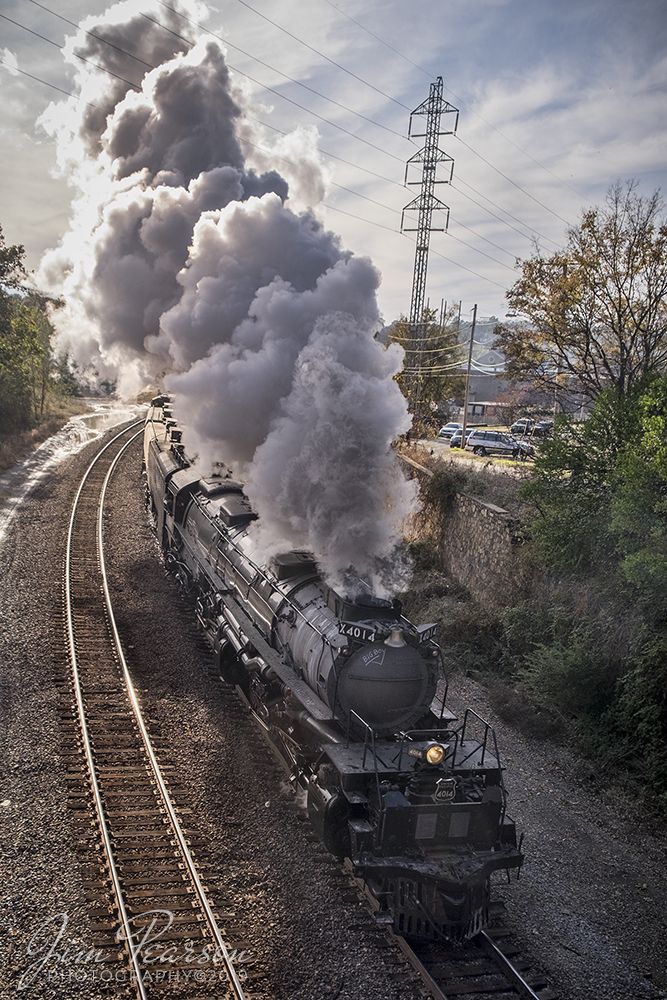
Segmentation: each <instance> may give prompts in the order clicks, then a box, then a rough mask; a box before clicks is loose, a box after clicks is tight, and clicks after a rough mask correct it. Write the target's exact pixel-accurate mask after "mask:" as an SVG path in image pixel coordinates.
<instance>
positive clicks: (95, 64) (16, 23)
mask: <svg viewBox="0 0 667 1000" xmlns="http://www.w3.org/2000/svg"><path fill="white" fill-rule="evenodd" d="M0 17H1V18H3V20H5V21H9V23H10V24H14V25H16V27H17V28H23V30H24V31H28V32H29V33H30V34H31V35H35V37H36V38H41V39H42V41H44V42H48V43H49V45H55V47H56V48H57V49H60V51H61V52H62V50H63V46H62V45H59V44H58V42H54V40H53V39H52V38H47V37H46V35H40V33H39V32H38V31H33V29H32V28H28V27H26V25H25V24H20V23H19V22H18V21H14V20H13V19H12V18H11V17H7V15H6V14H0ZM74 55H75V56H76V58H77V59H80V60H81V61H82V62H85V63H88V64H89V65H90V66H94V67H95V69H100V70H102V71H103V72H104V73H108V74H109V76H113V77H115V78H116V80H120V81H121V82H122V83H126V84H127V85H128V87H131V88H132V90H140V89H141V88H140V87H139V85H138V84H136V83H132V81H131V80H126V79H125V77H124V76H119V75H118V73H112V72H111V70H110V69H106V67H104V66H100V65H99V64H98V63H95V62H93V61H92V59H86V58H85V56H80V55H78V54H77V53H76V52H75V53H74ZM397 159H398V157H397Z"/></svg>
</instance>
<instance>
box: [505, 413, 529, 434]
mask: <svg viewBox="0 0 667 1000" xmlns="http://www.w3.org/2000/svg"><path fill="white" fill-rule="evenodd" d="M534 427H535V421H534V420H531V419H530V418H529V417H521V419H520V420H517V421H516V423H514V424H512V426H511V427H510V431H511V433H512V434H524V435H525V434H531V433H532V431H533V428H534Z"/></svg>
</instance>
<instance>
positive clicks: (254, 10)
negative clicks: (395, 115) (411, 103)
mask: <svg viewBox="0 0 667 1000" xmlns="http://www.w3.org/2000/svg"><path fill="white" fill-rule="evenodd" d="M236 2H237V3H240V4H241V5H242V6H243V7H247V8H248V10H251V11H252V12H253V14H257V16H258V17H261V18H262V19H263V20H264V21H268V22H269V24H272V25H273V26H274V28H278V30H279V31H282V32H283V34H285V35H289V37H290V38H293V39H294V41H295V42H299V44H300V45H305V47H306V48H307V49H310V51H311V52H314V53H315V55H318V56H319V57H320V58H321V59H325V60H326V61H327V62H328V63H331V65H332V66H336V67H337V69H340V70H342V72H343V73H347V74H348V76H351V77H352V78H353V79H355V80H358V81H359V83H363V84H364V86H365V87H370V88H371V90H374V91H375V92H376V93H377V94H380V95H381V96H382V97H384V98H386V100H388V101H392V102H393V103H394V104H397V105H398V106H399V108H403V109H404V110H405V111H408V112H409V111H410V108H409V107H408V106H407V105H406V104H402V103H401V101H397V100H396V98H395V97H391V96H390V95H389V94H385V92H384V91H383V90H380V88H379V87H376V86H374V85H373V84H372V83H369V82H368V80H364V79H363V77H361V76H357V74H356V73H353V72H352V70H349V69H346V68H345V66H341V64H340V63H338V62H336V60H335V59H330V58H329V56H326V55H325V54H324V53H323V52H320V50H319V49H316V48H315V46H314V45H310V44H309V43H308V42H304V40H303V39H302V38H299V37H298V36H297V35H294V34H292V32H291V31H288V30H287V28H283V27H282V25H280V24H278V23H277V22H276V21H272V20H271V18H270V17H267V16H266V14H262V13H261V12H260V11H258V10H256V9H255V8H254V7H251V6H250V4H249V3H246V2H245V0H236ZM158 3H161V4H162V6H163V7H167V6H168V5H167V4H166V3H164V0H158ZM169 9H170V10H171V9H172V8H169ZM176 13H178V12H177V11H176Z"/></svg>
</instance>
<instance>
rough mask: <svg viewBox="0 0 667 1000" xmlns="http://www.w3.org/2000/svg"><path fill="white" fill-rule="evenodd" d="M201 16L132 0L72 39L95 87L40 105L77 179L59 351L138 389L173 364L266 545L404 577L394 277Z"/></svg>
mask: <svg viewBox="0 0 667 1000" xmlns="http://www.w3.org/2000/svg"><path fill="white" fill-rule="evenodd" d="M175 10H176V11H180V12H182V13H183V14H184V15H187V18H190V19H192V20H199V21H201V20H202V18H203V17H204V16H205V11H204V9H203V8H202V7H200V6H197V5H196V4H195V3H194V2H193V0H179V4H178V5H177V6H175ZM189 24H190V21H189V20H187V19H184V18H181V17H179V16H178V14H177V13H173V12H170V11H169V10H168V9H167V8H165V7H164V6H163V5H162V4H159V3H157V2H156V0H154V2H153V3H152V4H151V3H150V2H149V3H147V4H146V3H144V4H142V5H141V11H139V9H138V5H137V3H136V2H134V0H127V2H124V3H120V4H116V5H115V6H114V7H112V8H110V10H109V11H107V13H106V14H105V15H104V16H103V17H101V18H88V19H87V20H86V21H85V22H83V23H82V26H81V29H82V30H81V31H80V32H79V33H78V35H77V36H76V37H75V38H74V39H72V40H70V44H69V47H68V53H69V56H68V58H70V59H71V61H72V62H73V64H75V65H77V66H78V67H79V68H78V70H77V83H78V88H79V93H80V95H81V97H82V98H83V100H82V101H80V102H75V101H69V102H67V103H66V104H61V105H57V106H54V107H52V108H51V109H50V111H49V113H48V114H47V115H46V116H45V117H44V120H43V123H44V124H45V126H46V127H47V128H49V129H50V130H51V131H52V133H53V134H55V135H56V136H57V138H58V142H59V147H60V150H61V154H60V163H61V167H62V169H63V171H65V172H66V174H67V176H68V177H69V179H70V181H71V183H72V185H73V186H74V188H75V191H76V195H75V198H74V202H73V219H72V224H71V227H70V231H69V232H68V233H67V234H66V235H65V237H64V238H63V240H62V242H61V245H60V246H59V247H58V248H57V249H55V250H52V251H49V252H48V253H47V254H46V255H45V257H44V260H43V263H42V268H41V273H40V280H41V283H42V285H43V286H45V287H46V288H48V289H49V290H50V291H52V292H55V293H56V294H59V295H61V296H62V298H63V300H64V302H65V305H64V306H63V308H61V309H59V310H57V311H56V312H55V314H54V323H55V325H56V328H57V332H58V338H59V343H60V347H61V348H63V349H67V350H68V351H69V352H70V353H71V355H72V356H73V358H74V359H75V360H76V361H77V362H78V363H79V364H81V365H88V366H90V365H92V366H94V367H95V368H96V369H97V371H98V372H100V374H102V375H105V376H107V377H109V376H113V377H116V378H118V380H119V386H120V388H121V389H123V388H124V389H126V390H128V391H131V390H132V389H134V388H135V387H136V386H137V385H139V384H141V383H143V382H145V381H147V380H149V381H150V380H153V381H154V380H155V379H156V378H158V377H161V376H163V377H164V384H165V387H166V388H167V389H168V390H170V391H171V392H172V393H173V394H174V405H175V412H176V415H177V417H178V418H179V419H180V422H181V423H182V424H183V426H184V428H185V429H186V441H187V447H188V451H194V450H198V452H199V455H200V458H201V461H202V465H204V463H205V462H208V461H211V460H217V461H223V462H225V463H227V464H229V465H232V466H233V467H234V468H235V469H236V470H237V471H238V473H239V474H240V475H242V476H243V477H244V479H245V480H246V482H247V484H248V494H249V496H250V498H251V500H252V502H253V503H254V505H255V507H256V509H257V511H258V513H259V515H260V519H261V520H260V524H261V529H260V530H261V539H262V543H263V546H264V549H265V551H266V552H267V553H269V552H271V551H275V550H277V549H279V548H283V549H284V548H285V547H290V548H291V547H299V548H306V549H310V550H311V551H313V552H314V554H315V556H316V558H317V559H318V560H319V562H320V564H321V566H322V568H323V570H324V572H325V574H326V575H327V578H328V579H329V581H330V582H332V583H334V584H335V585H337V586H338V587H339V588H343V589H345V588H347V589H348V590H349V589H350V587H351V586H352V584H351V583H350V580H352V579H354V578H355V577H362V578H364V579H365V580H367V581H369V582H370V583H371V585H372V587H373V589H374V590H375V592H376V593H391V592H392V591H394V592H395V591H396V590H397V589H399V588H400V587H401V586H402V585H404V583H405V580H404V577H403V576H402V575H400V574H399V575H400V579H399V578H398V577H397V575H396V566H397V559H396V558H395V557H396V550H397V537H398V535H397V532H398V530H399V526H400V524H401V523H402V522H403V521H404V519H405V518H406V516H407V515H408V513H409V512H410V509H411V507H412V506H413V504H414V490H413V487H412V485H411V484H409V483H407V482H406V481H405V480H404V479H403V477H402V475H401V474H400V473H399V471H398V469H397V467H396V463H395V459H394V456H393V452H392V451H391V447H390V445H391V441H392V440H393V439H394V438H395V437H397V436H398V435H399V434H401V433H402V432H404V431H405V430H407V428H408V426H409V418H408V415H407V411H406V406H405V403H404V400H403V397H402V395H401V393H400V391H399V389H398V387H397V386H396V384H395V383H394V382H393V379H392V376H393V375H394V374H395V373H396V372H397V371H398V370H399V368H400V364H401V359H402V352H401V350H400V348H398V347H396V346H394V347H392V348H390V349H389V350H386V349H385V348H384V347H383V346H381V345H380V344H378V343H377V342H376V340H375V339H374V332H375V331H376V330H377V329H378V327H379V325H380V317H379V315H378V309H377V301H376V290H377V286H378V283H379V275H378V273H377V271H376V270H375V268H374V267H373V265H372V264H371V263H370V261H368V260H366V259H363V258H357V257H354V256H353V255H352V254H351V253H350V252H349V251H346V250H344V249H343V248H342V247H341V245H340V241H339V240H338V238H337V237H336V236H335V235H334V234H332V233H331V232H328V231H326V230H325V229H324V228H323V227H322V225H321V224H320V223H319V222H318V220H317V218H316V216H315V214H314V211H313V208H306V207H305V206H307V205H309V204H310V205H315V207H316V202H317V200H319V199H321V198H322V197H323V195H324V192H325V190H326V184H327V176H326V172H325V171H324V169H323V167H322V164H321V161H320V157H319V155H318V153H317V148H316V132H315V131H314V130H312V129H300V130H298V131H297V132H295V133H293V134H292V135H291V136H288V137H285V138H283V139H281V140H280V142H279V143H278V144H277V145H274V147H271V145H270V142H268V141H267V139H266V137H265V136H264V135H263V131H262V129H261V127H260V126H259V125H258V123H257V122H256V121H255V120H254V110H253V106H252V103H251V100H250V98H249V96H248V95H247V94H246V93H245V91H244V90H243V88H242V87H241V86H240V85H239V84H238V83H237V82H235V80H234V79H233V77H232V75H231V73H230V71H229V69H228V67H227V63H226V59H225V53H224V51H223V48H222V46H221V45H220V44H219V42H218V41H217V40H215V39H212V38H211V37H210V36H208V37H206V36H204V37H202V38H195V37H194V36H193V34H192V29H191V28H189V27H188V25H189ZM102 39H104V40H106V41H107V42H109V43H110V44H105V43H104V41H102ZM77 53H78V54H79V55H84V56H85V57H86V59H89V60H93V61H94V62H96V63H97V64H98V65H99V66H104V67H106V68H107V69H108V70H109V71H110V72H111V73H113V74H115V75H114V76H108V75H107V74H106V73H104V72H103V71H102V70H100V69H97V68H95V67H93V66H92V65H91V63H90V62H87V63H80V62H79V61H78V60H77V59H76V54H77ZM127 53H130V54H129V55H128V54H127ZM119 78H120V79H119ZM86 102H87V103H86ZM77 109H78V110H77ZM260 147H261V148H260ZM286 160H287V161H291V162H293V163H294V166H293V167H290V164H289V163H288V162H286ZM276 164H277V165H278V166H279V167H280V172H278V170H277V169H276Z"/></svg>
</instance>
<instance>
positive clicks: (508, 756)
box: [0, 444, 667, 1000]
mask: <svg viewBox="0 0 667 1000" xmlns="http://www.w3.org/2000/svg"><path fill="white" fill-rule="evenodd" d="M96 448H97V445H95V444H93V445H91V446H89V447H88V448H87V449H85V450H84V452H82V453H81V454H79V455H77V456H74V457H71V458H69V459H66V460H65V461H64V462H63V464H62V465H61V466H60V467H59V468H58V469H57V470H56V471H55V472H53V473H50V474H49V475H48V477H46V478H45V479H44V480H42V482H40V484H39V485H38V486H37V488H36V489H35V490H33V492H32V493H31V494H30V495H29V497H28V498H27V499H25V500H24V501H23V502H22V504H21V505H20V507H19V508H18V510H17V512H16V515H15V517H14V518H13V521H12V523H11V527H10V530H9V531H8V533H7V536H6V537H5V539H4V541H3V542H2V544H1V546H0V565H1V566H2V574H1V576H0V615H1V624H0V641H1V657H2V668H1V675H0V690H1V692H2V701H1V705H0V733H1V734H2V773H1V777H0V781H1V786H0V821H1V827H0V850H1V852H2V871H1V873H0V877H1V879H2V885H1V889H0V892H1V897H2V905H1V911H0V928H1V930H2V939H3V948H4V955H3V959H2V966H1V969H2V971H1V973H0V980H1V982H2V985H1V986H0V998H2V1000H5V998H9V997H12V998H13V997H17V996H26V997H29V998H31V1000H32V998H33V997H35V998H37V997H65V996H67V997H70V996H72V997H74V996H76V997H78V996H81V997H90V998H92V997H95V996H98V995H99V993H98V991H97V987H96V986H95V984H93V983H90V982H85V981H80V982H78V983H77V982H76V981H74V982H69V983H68V982H66V981H65V982H64V983H63V982H62V981H61V982H60V983H58V982H49V980H48V977H47V976H46V975H45V974H40V975H37V976H36V977H35V979H34V981H33V982H31V983H30V984H29V985H28V988H27V989H25V990H23V991H20V990H19V989H18V986H19V982H20V977H21V976H25V974H26V972H27V970H28V969H29V967H30V965H31V964H34V963H35V962H36V961H38V960H39V958H40V955H41V956H43V954H44V952H41V953H40V954H39V955H38V954H36V949H37V948H38V946H39V944H40V942H41V943H44V941H45V940H46V937H45V936H43V937H42V938H40V939H35V938H34V935H35V933H36V932H37V931H38V930H39V928H40V927H42V926H43V925H44V923H45V921H48V920H49V919H52V918H54V917H55V916H56V915H57V914H66V915H67V928H66V930H65V933H64V934H63V938H62V940H61V942H60V947H61V950H62V947H63V946H64V945H65V944H66V943H69V942H75V943H76V944H77V945H78V948H79V949H81V948H83V947H84V946H86V947H87V946H88V945H87V942H88V941H89V940H90V933H89V930H88V916H87V911H86V907H85V897H84V891H83V886H82V878H81V873H80V869H79V866H78V860H77V856H76V852H75V851H74V850H73V849H72V847H71V843H72V837H71V830H70V820H69V817H68V815H67V807H66V788H65V782H64V769H63V765H62V761H61V759H60V733H59V726H58V715H57V703H58V692H57V690H56V689H55V686H54V684H53V678H52V669H51V659H52V651H53V648H54V646H56V645H57V644H58V643H59V642H60V638H59V637H60V633H61V630H62V622H61V618H60V598H61V576H62V564H63V555H64V547H65V536H66V525H67V521H68V517H69V511H70V508H71V502H72V499H73V496H74V493H75V491H76V488H77V485H78V481H79V478H80V476H81V475H82V473H83V471H84V470H85V467H86V465H87V463H88V462H89V461H90V456H92V454H93V453H94V452H95V450H96ZM131 454H132V459H131V461H128V462H127V463H124V464H123V466H122V467H121V468H120V469H119V470H118V472H117V474H116V475H115V477H114V480H113V481H112V485H111V489H110V497H109V499H110V501H111V505H112V506H111V510H110V513H109V514H108V515H107V517H106V520H105V537H106V539H107V545H108V547H109V550H110V586H111V590H112V596H113V598H114V601H115V603H116V606H117V618H118V624H119V628H120V630H121V634H122V635H123V638H124V641H125V643H126V647H127V650H128V659H129V664H130V667H131V669H132V670H133V671H134V672H135V674H136V678H137V686H138V687H139V689H140V692H141V698H142V703H143V705H144V707H145V708H146V710H147V714H148V715H149V716H150V718H151V720H153V721H152V722H151V727H152V730H153V731H154V732H159V733H160V734H161V739H162V742H166V743H168V753H169V758H170V760H171V762H173V763H174V764H175V765H176V766H177V767H178V769H179V771H181V772H182V775H183V779H184V781H185V783H186V784H187V786H188V790H189V795H190V800H191V801H190V802H189V805H190V807H191V808H192V809H193V821H194V822H195V823H196V825H197V827H198V829H199V830H200V831H201V833H202V834H203V835H204V836H205V837H207V838H208V839H209V840H210V843H211V848H210V855H209V856H210V857H213V858H214V859H215V862H216V865H217V867H218V869H219V872H220V879H221V882H222V884H223V885H224V887H225V890H226V891H228V892H229V893H230V894H233V895H234V896H235V898H237V899H239V900H240V901H241V902H242V905H243V907H244V913H245V914H247V921H246V926H247V929H248V935H249V937H250V940H251V943H252V945H253V948H254V950H256V952H257V954H258V956H259V959H258V966H259V967H261V969H262V971H264V972H265V973H266V974H267V977H268V978H267V980H266V982H267V983H268V989H267V995H270V996H271V997H272V998H275V1000H283V998H285V1000H319V998H320V997H321V998H327V997H338V998H341V1000H343V998H359V1000H361V998H364V1000H393V998H397V1000H398V998H399V997H400V998H402V1000H412V997H414V996H417V995H418V994H417V990H416V986H415V984H414V983H413V982H412V981H411V980H409V979H408V980H404V979H403V978H402V977H400V976H397V975H396V972H397V967H396V966H395V964H394V962H393V960H392V959H391V957H390V956H387V958H386V959H385V953H386V952H387V949H381V948H378V947H377V944H376V942H375V938H374V933H373V930H372V927H371V925H370V923H369V919H368V916H367V914H366V911H365V908H364V907H363V906H361V905H360V904H358V903H356V902H355V901H354V900H353V899H351V898H350V890H349V887H348V886H347V884H346V883H345V881H344V879H342V878H341V876H340V875H339V874H338V870H337V868H336V866H335V864H333V863H332V861H331V860H330V859H329V858H328V857H327V856H326V855H325V852H324V850H323V848H322V847H321V846H319V845H318V844H317V843H316V842H315V841H314V840H313V839H312V834H311V830H310V827H309V824H308V823H307V821H306V817H305V813H304V811H303V809H302V808H301V806H300V804H299V803H298V802H296V800H295V799H294V798H293V796H292V793H291V791H290V790H289V788H288V787H287V783H286V781H285V778H284V775H283V772H282V771H281V770H280V769H279V768H278V766H277V764H276V763H275V762H274V761H273V759H272V757H271V755H270V751H269V750H268V749H267V748H266V747H265V745H264V743H263V741H262V740H261V738H260V737H259V736H258V735H255V730H254V728H253V727H252V725H251V723H250V721H249V719H248V718H247V715H246V713H245V711H244V710H243V708H242V707H241V706H240V705H239V703H238V702H237V701H236V700H235V696H234V695H233V694H232V693H231V692H230V691H229V689H226V688H225V687H224V686H223V685H221V684H220V683H219V682H217V681H215V680H214V679H212V678H211V676H210V674H209V669H208V668H209V666H210V658H209V657H208V656H207V655H206V653H205V652H203V651H202V648H201V641H200V639H199V637H198V636H197V634H196V631H195V628H194V621H193V618H192V616H191V611H190V608H189V607H188V605H187V603H186V602H185V601H184V600H182V599H181V598H180V597H179V595H178V593H177V591H176V587H175V584H174V581H173V580H172V578H171V577H169V576H168V575H167V574H166V573H165V571H164V569H163V567H162V565H161V563H160V561H159V557H158V551H157V546H156V542H155V539H154V536H153V534H152V532H151V530H150V527H149V525H148V521H147V518H146V514H145V511H144V506H143V483H142V480H141V476H140V458H139V447H138V446H135V447H133V449H132V453H131ZM450 692H451V694H450V707H452V708H453V709H454V710H460V709H461V708H462V707H465V706H466V705H470V706H471V707H473V708H475V709H476V710H477V711H478V712H479V713H480V714H481V715H482V716H484V717H485V718H489V719H490V721H492V722H494V724H496V727H497V732H498V735H499V740H500V744H501V752H502V754H503V757H504V762H505V764H506V766H507V775H506V781H507V785H508V788H509V790H510V792H511V795H512V799H511V807H510V813H511V814H512V815H513V817H514V818H515V819H516V821H517V825H518V828H519V830H520V831H521V830H523V832H524V833H525V843H524V846H525V851H526V858H527V861H526V865H525V867H524V870H523V872H522V875H521V879H520V881H519V882H518V883H515V882H513V883H512V885H511V886H509V887H503V886H502V885H501V884H499V888H498V893H499V894H501V895H502V897H503V898H504V899H505V901H506V904H507V908H508V914H509V920H510V923H511V924H512V926H513V927H514V929H515V930H516V932H517V934H518V937H519V939H520V941H521V944H522V947H523V948H524V950H525V952H526V954H527V955H528V957H529V958H530V959H531V961H533V962H534V963H535V964H536V965H537V966H539V967H541V968H542V969H543V970H544V971H546V973H547V975H548V977H549V980H550V982H551V984H552V987H553V988H554V989H555V990H556V991H557V992H558V994H559V995H560V996H561V997H562V998H563V1000H590V998H591V996H595V997H596V998H600V1000H633V998H638V1000H639V998H642V1000H643V998H646V1000H654V998H657V997H659V996H662V995H663V994H662V993H661V992H660V989H659V987H662V988H664V987H665V985H666V984H667V950H666V949H665V947H664V943H665V929H666V923H667V878H666V874H667V873H666V871H665V847H666V846H667V837H666V836H665V831H664V828H659V827H657V826H654V827H653V829H649V828H647V825H646V823H645V821H643V820H641V819H640V817H639V816H637V815H633V813H632V811H630V810H629V809H628V808H627V806H621V804H620V803H619V802H618V800H617V798H616V797H615V795H614V793H613V790H612V789H609V788H607V787H605V782H604V776H603V775H591V774H590V772H588V770H587V769H586V768H583V767H582V766H581V765H580V764H578V763H577V762H576V761H575V760H574V759H573V758H571V757H570V756H569V755H568V754H567V753H566V752H565V751H563V750H562V749H558V748H552V747H551V746H550V745H549V744H548V743H546V742H536V741H533V740H528V739H527V738H525V737H522V736H521V735H520V734H519V733H518V732H514V731H513V730H512V729H511V727H510V726H509V725H507V724H506V723H504V722H503V723H497V722H495V720H494V719H493V713H492V711H491V709H490V707H489V704H488V700H487V697H486V694H485V691H484V689H483V688H481V687H480V686H479V685H477V684H476V683H475V682H474V681H472V680H471V679H468V678H454V679H453V680H452V682H451V683H450ZM56 926H58V927H59V926H60V923H57V924H52V925H50V926H49V929H48V931H47V929H45V931H43V932H42V933H43V935H46V934H47V933H50V934H51V938H53V937H54V936H55V935H54V933H53V930H54V928H55V927H56ZM367 928H369V929H367ZM31 941H32V944H31ZM31 950H32V952H33V953H34V954H32V955H31V954H29V952H30V951H31ZM52 964H53V962H52ZM60 967H61V969H65V968H70V969H72V968H73V966H72V964H71V962H70V963H69V965H68V961H67V959H66V960H65V961H63V962H61V963H60ZM649 977H652V978H649ZM119 995H121V994H120V992H119Z"/></svg>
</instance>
